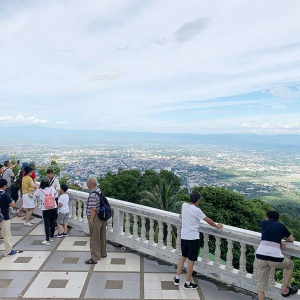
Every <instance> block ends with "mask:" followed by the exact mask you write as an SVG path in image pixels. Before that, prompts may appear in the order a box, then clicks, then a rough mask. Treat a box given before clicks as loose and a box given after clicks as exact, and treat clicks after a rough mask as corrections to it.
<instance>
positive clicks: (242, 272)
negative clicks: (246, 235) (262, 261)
mask: <svg viewBox="0 0 300 300" xmlns="http://www.w3.org/2000/svg"><path fill="white" fill-rule="evenodd" d="M240 244H241V256H240V268H239V272H238V274H239V275H246V274H247V271H246V245H245V244H244V243H240Z"/></svg>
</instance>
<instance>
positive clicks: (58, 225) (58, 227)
mask: <svg viewBox="0 0 300 300" xmlns="http://www.w3.org/2000/svg"><path fill="white" fill-rule="evenodd" d="M57 230H58V234H61V225H60V224H59V222H57Z"/></svg>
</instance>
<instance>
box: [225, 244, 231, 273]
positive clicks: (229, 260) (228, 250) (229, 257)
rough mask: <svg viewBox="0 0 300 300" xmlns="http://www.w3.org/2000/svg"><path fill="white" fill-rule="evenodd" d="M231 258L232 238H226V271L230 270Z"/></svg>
mask: <svg viewBox="0 0 300 300" xmlns="http://www.w3.org/2000/svg"><path fill="white" fill-rule="evenodd" d="M232 260H233V254H232V240H227V254H226V266H225V269H226V270H228V271H232V270H233V267H232Z"/></svg>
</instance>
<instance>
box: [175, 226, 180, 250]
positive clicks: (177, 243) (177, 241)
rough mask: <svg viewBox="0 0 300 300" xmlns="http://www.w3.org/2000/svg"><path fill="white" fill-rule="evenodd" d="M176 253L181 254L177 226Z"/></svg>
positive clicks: (178, 227)
mask: <svg viewBox="0 0 300 300" xmlns="http://www.w3.org/2000/svg"><path fill="white" fill-rule="evenodd" d="M175 252H176V253H181V227H180V226H177V238H176V251H175Z"/></svg>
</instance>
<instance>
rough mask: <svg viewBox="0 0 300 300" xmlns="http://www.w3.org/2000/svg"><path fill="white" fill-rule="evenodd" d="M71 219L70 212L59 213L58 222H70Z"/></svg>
mask: <svg viewBox="0 0 300 300" xmlns="http://www.w3.org/2000/svg"><path fill="white" fill-rule="evenodd" d="M68 221H69V213H66V214H63V213H61V212H60V213H58V217H57V223H59V224H63V223H68Z"/></svg>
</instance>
